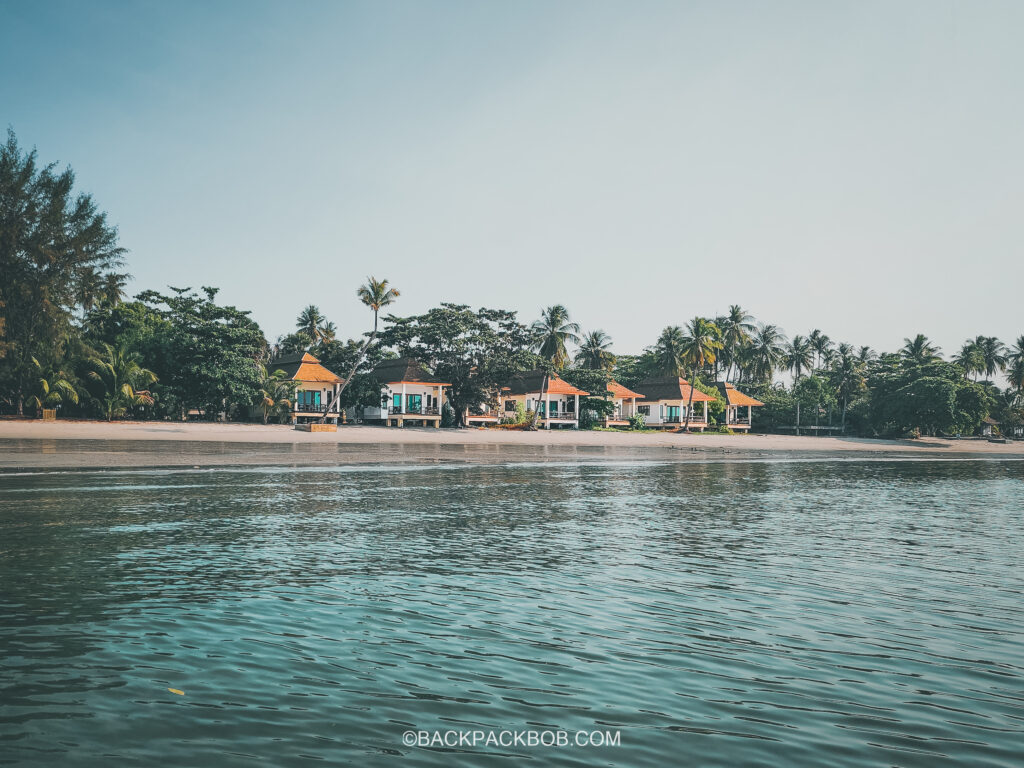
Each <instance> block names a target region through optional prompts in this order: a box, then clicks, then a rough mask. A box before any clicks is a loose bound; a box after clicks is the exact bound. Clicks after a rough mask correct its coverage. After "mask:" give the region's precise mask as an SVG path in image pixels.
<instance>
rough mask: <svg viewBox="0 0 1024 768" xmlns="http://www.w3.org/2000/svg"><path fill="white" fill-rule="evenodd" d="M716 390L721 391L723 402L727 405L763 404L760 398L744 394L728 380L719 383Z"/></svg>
mask: <svg viewBox="0 0 1024 768" xmlns="http://www.w3.org/2000/svg"><path fill="white" fill-rule="evenodd" d="M718 391H719V392H721V393H722V395H723V396H724V397H725V402H727V403H728V404H729V405H764V403H762V402H761V401H760V400H755V399H754V398H752V397H751V396H750V395H744V394H743V393H742V392H740V391H739V390H738V389H736V387H734V386H733V385H732V384H729V383H728V382H726V383H724V384H719V385H718Z"/></svg>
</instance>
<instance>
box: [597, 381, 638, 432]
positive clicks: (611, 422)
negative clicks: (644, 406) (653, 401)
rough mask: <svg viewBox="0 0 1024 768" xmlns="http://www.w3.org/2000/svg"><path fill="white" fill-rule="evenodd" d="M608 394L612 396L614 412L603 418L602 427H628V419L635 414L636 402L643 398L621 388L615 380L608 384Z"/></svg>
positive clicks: (625, 388)
mask: <svg viewBox="0 0 1024 768" xmlns="http://www.w3.org/2000/svg"><path fill="white" fill-rule="evenodd" d="M608 394H610V395H611V396H612V402H613V404H614V407H615V410H613V411H612V412H611V414H609V415H608V416H605V418H604V425H605V426H606V427H628V426H629V420H630V418H632V417H633V416H634V415H635V414H636V413H637V404H636V403H637V400H643V399H644V396H643V395H642V394H640V393H639V392H634V391H633V390H631V389H629V388H628V387H624V386H622V385H621V384H619V382H617V381H615V380H612V381H609V382H608Z"/></svg>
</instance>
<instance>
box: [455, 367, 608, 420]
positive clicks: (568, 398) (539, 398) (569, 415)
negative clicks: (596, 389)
mask: <svg viewBox="0 0 1024 768" xmlns="http://www.w3.org/2000/svg"><path fill="white" fill-rule="evenodd" d="M542 387H543V389H544V393H543V395H542V394H541V388H542ZM588 394H590V393H589V392H584V391H583V390H582V389H579V388H578V387H574V386H573V385H572V384H570V383H569V382H567V381H566V380H565V379H563V378H562V377H560V376H559V375H558V374H557V373H552V374H550V375H549V376H548V382H547V386H546V387H544V371H526V372H525V373H520V374H516V375H515V376H513V377H512V378H511V379H510V380H509V382H508V384H507V385H506V386H504V387H502V388H501V396H500V397H501V401H502V408H503V409H504V412H505V413H506V414H508V415H509V416H514V415H515V412H516V403H517V402H520V403H522V404H523V405H524V407H525V408H526V410H528V411H534V410H538V411H540V419H539V423H541V424H543V425H544V428H545V429H551V427H569V428H572V429H576V428H577V427H578V426H579V419H580V397H583V396H585V395H588ZM471 418H472V417H471Z"/></svg>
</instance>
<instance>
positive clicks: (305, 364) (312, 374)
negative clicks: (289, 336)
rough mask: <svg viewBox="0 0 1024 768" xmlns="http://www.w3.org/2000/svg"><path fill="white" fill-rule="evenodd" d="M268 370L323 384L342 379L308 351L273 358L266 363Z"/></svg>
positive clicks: (295, 379)
mask: <svg viewBox="0 0 1024 768" xmlns="http://www.w3.org/2000/svg"><path fill="white" fill-rule="evenodd" d="M267 369H268V370H270V371H277V370H281V371H284V372H285V375H286V376H287V377H288V378H289V379H291V380H292V381H312V382H317V383H325V384H340V383H341V382H342V381H343V379H342V378H341V377H340V376H338V375H337V374H335V373H332V372H331V371H329V370H327V369H326V368H324V367H323V366H322V365H320V361H319V360H317V359H316V358H315V357H313V356H312V355H311V354H309V352H304V353H303V354H302V355H301V356H298V355H293V356H291V357H283V358H281V359H279V360H275V361H273V362H271V363H270V364H268V365H267Z"/></svg>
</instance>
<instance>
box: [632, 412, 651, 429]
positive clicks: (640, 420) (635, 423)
mask: <svg viewBox="0 0 1024 768" xmlns="http://www.w3.org/2000/svg"><path fill="white" fill-rule="evenodd" d="M645 426H647V417H646V416H644V415H643V414H642V413H634V414H633V415H632V416H630V417H629V428H630V429H643V428H644V427H645Z"/></svg>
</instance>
